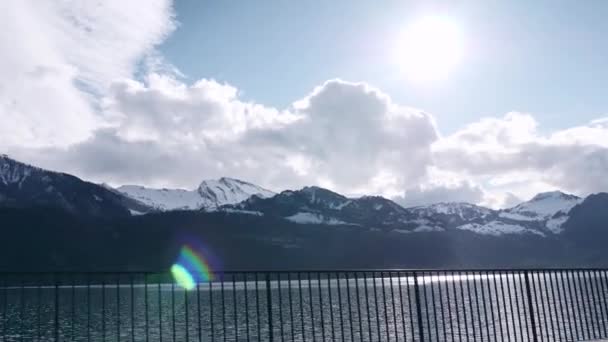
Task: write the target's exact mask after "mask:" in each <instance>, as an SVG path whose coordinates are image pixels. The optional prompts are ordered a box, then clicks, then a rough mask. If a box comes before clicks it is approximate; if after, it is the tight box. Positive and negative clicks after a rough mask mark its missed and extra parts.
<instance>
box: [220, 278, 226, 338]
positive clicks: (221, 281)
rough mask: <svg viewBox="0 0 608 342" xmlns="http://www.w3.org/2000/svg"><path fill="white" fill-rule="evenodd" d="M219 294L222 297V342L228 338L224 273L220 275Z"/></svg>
mask: <svg viewBox="0 0 608 342" xmlns="http://www.w3.org/2000/svg"><path fill="white" fill-rule="evenodd" d="M220 295H221V297H222V337H223V340H224V342H226V340H227V339H228V336H227V333H226V297H225V290H224V274H222V276H221V277H220Z"/></svg>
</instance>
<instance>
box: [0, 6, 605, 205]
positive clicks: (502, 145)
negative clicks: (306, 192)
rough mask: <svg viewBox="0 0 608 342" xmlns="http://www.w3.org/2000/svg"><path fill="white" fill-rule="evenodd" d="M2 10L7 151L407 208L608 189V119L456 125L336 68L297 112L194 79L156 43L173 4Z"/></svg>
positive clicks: (129, 179) (155, 182)
mask: <svg viewBox="0 0 608 342" xmlns="http://www.w3.org/2000/svg"><path fill="white" fill-rule="evenodd" d="M0 20H2V22H3V24H4V29H3V30H2V31H1V32H0V48H1V49H2V51H3V53H2V54H1V55H0V73H1V74H2V76H3V77H2V78H0V121H2V125H0V148H2V149H3V150H6V151H7V152H8V153H10V154H11V155H13V156H15V157H17V158H21V159H24V160H26V161H29V162H31V163H34V164H38V165H41V166H43V167H49V168H53V169H58V170H64V171H67V172H71V173H75V174H77V175H80V176H82V177H84V178H87V179H91V180H95V181H108V182H111V183H114V184H123V183H139V184H145V185H152V186H167V187H169V186H179V187H190V188H191V187H194V186H196V185H197V183H198V182H199V181H200V180H201V179H203V178H215V177H220V176H231V177H237V178H242V179H245V180H249V181H252V182H255V183H258V184H260V185H262V186H265V187H268V188H271V189H273V190H282V189H285V188H299V187H302V186H305V185H312V184H319V185H321V186H327V187H331V188H332V189H333V190H336V191H339V192H343V193H346V194H351V195H357V194H382V195H385V196H389V197H393V198H395V199H397V200H399V201H400V202H401V203H404V204H407V205H415V204H421V203H430V202H436V201H469V202H475V203H480V204H486V205H490V206H493V207H500V206H506V205H511V204H513V203H514V202H516V201H518V200H519V198H523V199H525V198H529V197H531V196H532V195H534V193H535V192H539V191H545V190H553V189H555V188H558V189H561V190H565V191H569V192H574V193H577V194H579V195H585V194H588V193H590V192H597V191H608V177H605V174H606V171H608V139H606V138H605V137H606V136H608V119H607V118H602V119H598V120H595V121H593V122H590V123H589V124H586V125H581V126H577V127H571V128H568V129H563V130H558V131H554V132H552V133H549V134H542V133H540V132H539V129H538V126H539V124H538V123H537V122H536V120H535V119H534V117H533V116H532V115H531V114H525V113H518V112H512V113H508V114H506V115H505V116H504V117H502V118H500V117H498V118H483V119H480V120H478V121H476V122H473V123H471V124H469V125H467V126H466V127H464V128H462V129H461V130H459V131H457V132H454V133H453V134H450V135H448V136H443V137H442V136H440V134H439V132H438V129H437V125H436V123H435V121H434V118H433V116H432V115H430V114H428V113H424V112H422V111H420V110H417V109H415V108H411V107H406V106H404V105H402V104H398V103H395V102H394V101H393V100H392V99H391V98H390V97H389V96H388V95H387V94H385V93H383V92H382V91H381V90H379V89H377V88H374V87H372V86H370V85H369V84H366V83H363V82H359V83H353V82H347V81H342V80H339V79H334V80H328V81H326V82H324V83H323V84H320V85H319V86H318V87H316V88H314V89H312V90H311V92H310V93H309V94H303V97H302V98H301V99H299V100H296V101H294V102H293V104H292V105H291V106H289V107H288V108H284V109H279V108H274V107H272V106H267V105H263V104H259V103H255V102H250V101H244V100H243V99H242V98H241V96H240V92H239V89H237V88H236V87H234V86H232V85H230V84H225V83H218V82H216V81H214V80H210V79H201V80H198V81H196V82H193V83H186V82H184V81H183V78H182V77H179V76H180V73H179V71H178V70H176V69H175V68H173V67H172V66H171V65H169V64H167V63H165V62H164V60H163V57H162V56H160V55H159V54H158V52H157V51H155V46H156V45H158V44H159V43H160V42H162V41H163V40H164V39H165V38H166V37H167V35H168V34H170V33H171V32H172V30H173V29H174V28H175V26H176V24H175V21H174V19H173V13H172V7H171V2H170V1H169V0H134V1H128V2H124V1H118V0H108V1H103V2H98V3H92V2H79V1H67V0H65V1H60V0H58V1H51V2H44V3H41V2H36V1H33V0H29V1H25V0H24V1H17V0H8V1H3V2H0ZM142 65H143V67H144V69H145V70H146V71H147V72H144V73H143V74H141V73H138V71H141V70H138V68H141V67H142ZM136 74H138V75H141V77H135V75H136ZM176 75H177V76H176Z"/></svg>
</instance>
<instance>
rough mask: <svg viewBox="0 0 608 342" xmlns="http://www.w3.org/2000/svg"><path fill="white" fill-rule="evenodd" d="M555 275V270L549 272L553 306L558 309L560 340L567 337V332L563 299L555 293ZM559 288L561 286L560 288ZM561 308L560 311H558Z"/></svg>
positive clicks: (557, 319)
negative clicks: (564, 324)
mask: <svg viewBox="0 0 608 342" xmlns="http://www.w3.org/2000/svg"><path fill="white" fill-rule="evenodd" d="M554 275H555V272H549V285H551V298H552V299H553V308H554V309H555V311H556V314H555V320H556V321H557V324H556V326H557V336H558V338H559V339H560V340H563V339H565V338H566V332H565V331H563V328H564V326H563V322H564V315H563V308H562V305H561V304H562V303H561V301H559V300H557V299H556V295H555V284H554V283H553V278H554V277H553V276H554ZM558 290H559V288H558ZM558 308H559V311H558ZM560 315H561V322H560Z"/></svg>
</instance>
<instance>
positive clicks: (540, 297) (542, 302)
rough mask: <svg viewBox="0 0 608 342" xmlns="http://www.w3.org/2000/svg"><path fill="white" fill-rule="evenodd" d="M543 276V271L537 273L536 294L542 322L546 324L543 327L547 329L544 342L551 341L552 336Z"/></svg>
mask: <svg viewBox="0 0 608 342" xmlns="http://www.w3.org/2000/svg"><path fill="white" fill-rule="evenodd" d="M542 274H543V272H542V271H538V272H536V280H537V281H535V282H534V284H535V288H536V291H535V294H538V299H537V305H539V304H540V308H541V310H542V314H543V319H542V320H543V323H544V324H543V327H544V328H545V334H544V335H542V336H543V338H542V340H543V341H545V340H547V339H550V336H551V335H550V334H549V323H548V322H547V311H546V309H545V303H546V300H545V299H544V297H543V294H545V293H546V292H547V291H546V289H545V288H544V287H543V282H542V279H541V275H542ZM541 310H539V314H540V312H541ZM539 324H540V318H539ZM541 334H542V330H541Z"/></svg>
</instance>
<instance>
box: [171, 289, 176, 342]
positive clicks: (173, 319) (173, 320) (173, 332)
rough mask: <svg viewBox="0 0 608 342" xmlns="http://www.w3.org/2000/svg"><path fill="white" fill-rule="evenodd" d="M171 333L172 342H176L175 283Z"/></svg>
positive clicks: (172, 290) (172, 293) (172, 294)
mask: <svg viewBox="0 0 608 342" xmlns="http://www.w3.org/2000/svg"><path fill="white" fill-rule="evenodd" d="M171 332H172V336H173V339H172V341H173V342H175V340H176V337H177V336H176V333H177V330H176V327H175V283H174V282H171Z"/></svg>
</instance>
